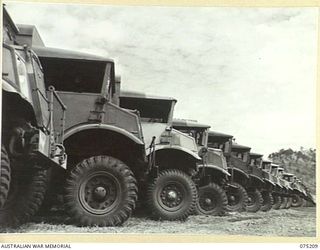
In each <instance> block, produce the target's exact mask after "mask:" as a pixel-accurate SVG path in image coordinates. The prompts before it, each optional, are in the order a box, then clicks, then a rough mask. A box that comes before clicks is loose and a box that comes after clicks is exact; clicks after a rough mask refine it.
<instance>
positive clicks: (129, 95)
mask: <svg viewBox="0 0 320 250" xmlns="http://www.w3.org/2000/svg"><path fill="white" fill-rule="evenodd" d="M121 97H127V98H139V99H155V100H167V101H173V102H177V100H176V99H175V98H172V97H163V96H156V95H148V94H146V93H144V92H138V91H130V90H123V91H121V92H120V98H121Z"/></svg>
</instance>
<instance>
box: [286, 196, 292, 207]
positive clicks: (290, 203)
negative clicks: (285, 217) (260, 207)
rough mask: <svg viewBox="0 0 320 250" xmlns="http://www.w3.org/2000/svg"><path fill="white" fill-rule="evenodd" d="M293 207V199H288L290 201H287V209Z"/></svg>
mask: <svg viewBox="0 0 320 250" xmlns="http://www.w3.org/2000/svg"><path fill="white" fill-rule="evenodd" d="M291 205H292V198H291V197H288V201H287V205H286V209H288V208H290V207H291Z"/></svg>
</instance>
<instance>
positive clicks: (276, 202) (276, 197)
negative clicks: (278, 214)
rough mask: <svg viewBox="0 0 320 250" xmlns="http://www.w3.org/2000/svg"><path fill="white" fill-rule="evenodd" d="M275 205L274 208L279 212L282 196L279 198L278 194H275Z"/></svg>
mask: <svg viewBox="0 0 320 250" xmlns="http://www.w3.org/2000/svg"><path fill="white" fill-rule="evenodd" d="M272 197H273V205H272V208H273V209H275V210H278V209H279V208H280V206H281V196H279V195H278V194H273V195H272Z"/></svg>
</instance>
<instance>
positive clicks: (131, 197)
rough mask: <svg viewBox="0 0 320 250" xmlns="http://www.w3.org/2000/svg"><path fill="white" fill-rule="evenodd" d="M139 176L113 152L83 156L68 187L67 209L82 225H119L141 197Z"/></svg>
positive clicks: (74, 219)
mask: <svg viewBox="0 0 320 250" xmlns="http://www.w3.org/2000/svg"><path fill="white" fill-rule="evenodd" d="M137 194H138V188H137V183H136V179H135V178H134V176H133V173H132V172H131V170H130V169H129V167H128V166H127V165H125V164H124V163H123V162H121V161H120V160H118V159H115V158H113V157H111V156H94V157H91V158H88V159H85V160H83V161H82V162H80V163H79V164H77V166H76V167H75V168H74V169H73V170H72V171H71V173H70V176H69V177H68V179H67V182H66V187H65V197H64V198H65V205H66V211H67V212H68V213H69V215H70V216H71V218H72V220H73V221H74V222H75V223H76V224H78V225H79V226H99V227H105V226H118V225H121V224H123V223H124V222H125V221H126V220H127V219H128V218H129V217H130V215H131V213H132V210H133V209H134V208H135V204H136V201H137V198H138V195H137Z"/></svg>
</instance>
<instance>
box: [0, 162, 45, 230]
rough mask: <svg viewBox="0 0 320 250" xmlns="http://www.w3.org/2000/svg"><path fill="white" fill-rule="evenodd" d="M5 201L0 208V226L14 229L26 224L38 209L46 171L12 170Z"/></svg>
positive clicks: (42, 197) (42, 193) (43, 190)
mask: <svg viewBox="0 0 320 250" xmlns="http://www.w3.org/2000/svg"><path fill="white" fill-rule="evenodd" d="M12 171H13V172H12V180H11V183H10V191H9V195H8V197H7V200H6V202H5V204H4V206H3V207H2V208H0V222H1V224H0V226H1V227H16V226H19V225H20V224H22V223H25V222H27V221H28V220H29V219H30V218H31V217H32V216H33V215H35V214H36V212H37V211H38V209H39V208H40V206H41V204H42V201H43V199H44V195H45V192H46V189H47V171H46V170H39V169H33V168H28V167H26V168H25V169H19V170H17V169H14V168H13V169H12Z"/></svg>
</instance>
